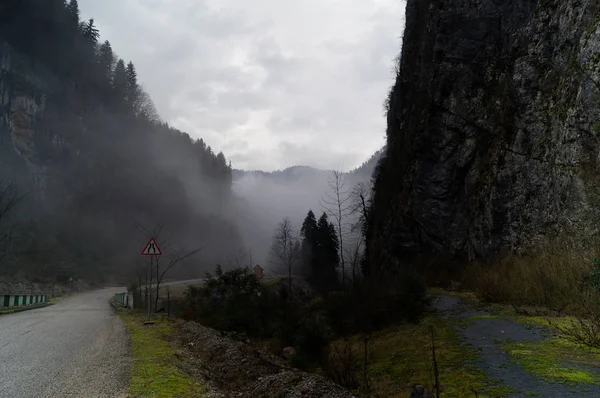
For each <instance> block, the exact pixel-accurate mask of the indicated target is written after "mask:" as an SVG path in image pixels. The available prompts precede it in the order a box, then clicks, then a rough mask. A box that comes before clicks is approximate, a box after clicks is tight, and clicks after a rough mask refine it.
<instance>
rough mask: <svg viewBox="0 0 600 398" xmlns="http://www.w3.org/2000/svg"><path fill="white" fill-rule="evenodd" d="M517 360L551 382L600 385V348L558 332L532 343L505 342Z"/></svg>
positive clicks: (507, 350)
mask: <svg viewBox="0 0 600 398" xmlns="http://www.w3.org/2000/svg"><path fill="white" fill-rule="evenodd" d="M501 346H502V348H503V349H504V350H505V351H506V352H507V353H508V354H509V355H510V356H511V357H512V360H513V362H515V363H518V364H520V365H522V366H523V367H524V368H525V370H526V371H527V372H529V373H532V374H535V375H537V376H540V377H541V378H543V379H544V380H546V381H548V382H555V383H567V384H571V385H577V384H598V385H600V374H599V373H598V372H597V371H594V370H592V369H593V368H598V367H600V350H596V349H591V348H589V347H585V346H582V345H580V344H575V343H573V342H571V341H569V340H567V339H565V338H562V337H559V336H554V337H551V338H549V339H547V340H541V341H537V342H532V343H511V342H505V343H503V344H501Z"/></svg>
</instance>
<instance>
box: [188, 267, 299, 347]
mask: <svg viewBox="0 0 600 398" xmlns="http://www.w3.org/2000/svg"><path fill="white" fill-rule="evenodd" d="M294 314H295V311H294V309H293V308H291V306H290V305H288V303H287V302H286V301H285V300H283V299H281V298H280V296H279V294H278V293H277V292H273V291H272V290H270V289H268V288H267V287H265V286H263V285H262V284H261V283H260V281H259V280H258V278H257V277H256V275H254V274H253V273H252V272H251V271H250V270H248V269H246V268H237V269H234V270H231V271H227V272H220V271H219V269H218V268H217V272H216V276H215V277H213V276H211V275H210V274H209V275H208V276H207V281H206V284H205V286H203V287H200V288H194V287H190V288H189V289H188V291H187V292H186V294H185V297H184V300H183V302H182V317H183V318H184V319H189V320H196V321H200V322H201V323H203V324H205V325H206V326H209V327H212V328H215V329H218V330H224V331H234V332H237V333H243V334H246V335H248V336H251V337H258V338H268V337H272V336H274V335H286V334H287V333H289V330H294V326H295V325H294V317H295V316H294Z"/></svg>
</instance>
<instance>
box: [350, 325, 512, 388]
mask: <svg viewBox="0 0 600 398" xmlns="http://www.w3.org/2000/svg"><path fill="white" fill-rule="evenodd" d="M431 326H433V327H434V330H435V336H436V357H437V362H438V370H439V378H440V385H441V386H442V388H443V393H442V396H446V397H456V396H474V391H476V392H477V393H478V394H480V395H481V394H483V395H485V396H489V397H500V396H506V395H507V394H509V393H511V392H513V390H512V389H510V388H508V387H505V386H502V385H500V384H498V383H496V382H494V381H492V380H488V379H487V378H486V376H485V373H484V372H483V371H482V370H480V369H478V368H477V366H476V365H477V360H478V356H477V352H476V350H475V349H474V348H473V347H471V346H470V345H466V344H463V343H462V342H461V339H460V336H459V334H458V333H457V332H456V330H455V329H454V327H453V325H452V324H451V323H450V322H448V321H447V320H445V319H443V318H440V317H437V316H434V315H430V316H427V317H426V318H424V319H423V320H422V321H421V322H420V323H419V324H405V325H402V326H395V327H390V328H387V329H385V330H382V331H380V332H377V333H375V334H374V335H373V336H372V337H371V343H370V345H369V364H368V375H369V379H370V385H371V388H372V392H373V393H374V394H379V396H381V397H396V396H408V395H409V394H410V391H411V390H412V386H413V385H414V384H421V385H424V386H426V388H428V389H429V390H432V389H433V386H434V384H435V382H434V378H433V364H432V353H431V338H430V327H431ZM350 341H351V343H352V350H353V352H355V353H356V356H358V357H359V358H358V359H357V361H358V360H361V361H362V356H361V353H362V350H363V345H362V344H363V343H362V340H361V339H360V337H358V336H357V337H355V338H352V339H350Z"/></svg>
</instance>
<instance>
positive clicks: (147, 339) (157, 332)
mask: <svg viewBox="0 0 600 398" xmlns="http://www.w3.org/2000/svg"><path fill="white" fill-rule="evenodd" d="M118 314H119V315H120V317H121V318H122V319H123V321H124V322H125V324H126V325H127V327H128V329H129V335H130V336H131V342H132V345H133V358H134V362H133V376H132V378H131V385H130V387H129V393H130V395H131V396H132V397H156V398H167V397H199V396H202V395H203V394H204V393H206V391H207V388H206V385H205V384H203V383H200V382H199V381H198V380H196V379H194V378H192V377H191V376H190V375H188V374H187V373H185V372H184V371H182V370H181V369H179V368H178V366H177V365H178V363H179V360H178V358H177V357H176V355H175V350H174V349H173V347H171V345H170V343H169V341H168V338H169V335H171V334H172V333H173V324H172V323H171V321H170V320H169V319H168V318H164V317H158V318H156V319H155V324H154V325H144V315H143V314H141V313H138V312H133V311H119V312H118Z"/></svg>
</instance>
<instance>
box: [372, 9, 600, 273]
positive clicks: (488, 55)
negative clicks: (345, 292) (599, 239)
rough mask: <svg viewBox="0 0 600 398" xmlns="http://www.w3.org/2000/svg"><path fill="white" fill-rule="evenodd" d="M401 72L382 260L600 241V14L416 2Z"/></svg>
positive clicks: (381, 208)
mask: <svg viewBox="0 0 600 398" xmlns="http://www.w3.org/2000/svg"><path fill="white" fill-rule="evenodd" d="M399 70H400V72H399V75H398V77H397V81H396V84H395V86H394V87H393V89H392V91H391V93H390V98H389V111H388V116H387V118H388V130H387V136H388V156H387V157H386V159H385V160H384V161H383V162H382V164H381V167H380V170H379V173H378V177H377V181H376V185H375V191H376V193H375V205H374V234H373V235H372V239H371V255H372V259H373V260H374V261H376V262H378V263H379V264H380V265H381V264H383V265H384V266H385V265H386V264H385V262H386V261H391V262H393V263H396V262H398V261H402V260H405V259H408V258H410V257H411V256H412V255H415V254H422V253H438V254H442V255H444V256H445V258H448V259H450V258H459V259H464V260H471V259H474V258H482V257H483V258H485V257H489V256H491V255H493V254H494V253H497V252H498V251H499V250H502V249H510V250H519V249H523V248H527V247H530V245H532V244H535V243H536V242H538V241H540V240H541V239H543V238H544V237H545V236H548V235H551V234H560V233H568V234H570V235H571V236H581V237H583V236H589V235H590V234H592V233H593V232H595V231H596V230H597V228H598V223H597V221H598V217H597V212H598V207H597V206H596V203H597V202H598V201H597V197H598V193H599V192H600V185H599V182H600V181H599V180H600V179H599V178H598V175H599V174H598V165H599V163H598V162H599V159H598V149H599V148H598V140H599V138H598V134H600V128H598V127H599V126H600V125H599V124H597V123H598V122H599V121H600V111H599V106H598V105H599V100H600V2H598V1H597V0H538V1H529V0H511V1H500V0H477V1H474V0H429V1H425V0H408V2H407V23H406V32H405V35H404V44H403V49H402V56H401V64H400V68H399Z"/></svg>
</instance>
